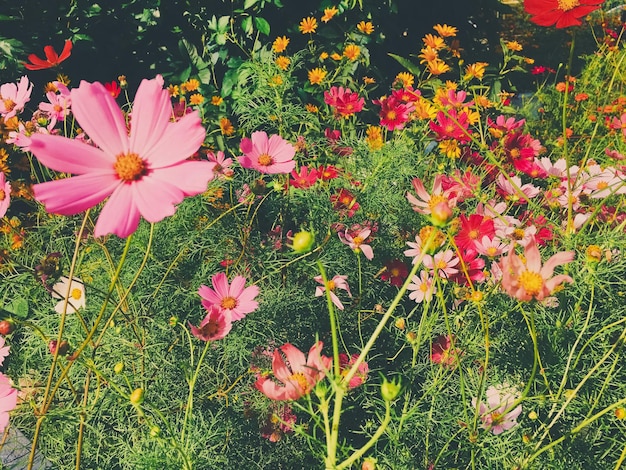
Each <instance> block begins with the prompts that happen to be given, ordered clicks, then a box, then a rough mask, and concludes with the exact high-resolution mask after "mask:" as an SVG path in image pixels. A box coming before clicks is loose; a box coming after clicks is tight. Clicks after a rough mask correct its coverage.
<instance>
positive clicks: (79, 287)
mask: <svg viewBox="0 0 626 470" xmlns="http://www.w3.org/2000/svg"><path fill="white" fill-rule="evenodd" d="M52 297H54V298H55V299H61V301H60V302H59V303H57V304H56V306H55V307H54V310H55V312H57V313H63V310H64V307H65V302H66V301H65V299H66V297H67V299H68V300H67V312H68V313H74V312H76V311H77V310H78V309H79V308H85V305H86V302H85V286H84V284H83V281H81V280H80V279H78V278H77V277H75V278H74V279H72V282H70V280H69V278H68V277H65V276H63V277H61V278H60V279H59V282H57V283H56V284H55V285H54V286H52Z"/></svg>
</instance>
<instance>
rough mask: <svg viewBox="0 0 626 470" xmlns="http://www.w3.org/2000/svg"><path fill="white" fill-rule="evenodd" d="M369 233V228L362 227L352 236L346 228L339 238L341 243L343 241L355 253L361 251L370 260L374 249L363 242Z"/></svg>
mask: <svg viewBox="0 0 626 470" xmlns="http://www.w3.org/2000/svg"><path fill="white" fill-rule="evenodd" d="M371 233H372V231H371V230H370V229H368V228H364V229H363V230H361V231H360V232H359V233H358V234H356V235H355V236H354V237H353V236H352V235H350V233H349V232H348V230H346V231H345V233H344V236H343V238H342V237H339V238H340V239H341V241H342V243H345V244H346V245H348V246H349V247H350V248H352V250H353V251H354V252H355V253H358V252H359V251H362V252H363V254H364V255H365V257H366V258H367V259H368V260H370V261H371V260H372V259H373V258H374V250H372V247H371V246H369V245H367V244H365V240H367V237H369V236H370V234H371Z"/></svg>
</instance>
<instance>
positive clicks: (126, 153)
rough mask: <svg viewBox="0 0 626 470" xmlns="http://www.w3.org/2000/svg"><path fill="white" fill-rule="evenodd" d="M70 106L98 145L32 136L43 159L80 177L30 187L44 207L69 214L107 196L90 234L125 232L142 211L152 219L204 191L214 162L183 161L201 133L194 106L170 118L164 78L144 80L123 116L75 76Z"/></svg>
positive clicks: (97, 86) (96, 86)
mask: <svg viewBox="0 0 626 470" xmlns="http://www.w3.org/2000/svg"><path fill="white" fill-rule="evenodd" d="M71 99H72V111H73V113H74V116H75V117H76V120H77V121H78V123H79V124H80V126H81V127H82V128H83V129H84V130H85V132H86V133H87V134H88V135H89V137H91V140H92V141H93V142H94V143H95V144H96V145H97V146H98V147H99V148H95V147H92V146H90V145H85V144H84V143H83V142H79V141H76V140H72V139H68V138H65V137H60V136H55V135H44V134H35V135H33V136H31V145H30V150H31V152H32V153H33V154H35V156H36V157H37V158H38V159H39V160H40V161H41V163H43V164H44V165H46V166H48V167H50V168H52V169H54V170H56V171H61V172H65V173H74V174H78V175H79V176H74V177H71V178H65V179H60V180H54V181H49V182H47V183H41V184H37V185H35V186H34V187H33V190H34V193H35V198H36V199H37V200H38V201H40V202H42V203H43V204H45V206H46V210H47V211H48V212H53V213H57V214H61V215H73V214H77V213H79V212H82V211H84V210H86V209H88V208H90V207H93V206H95V205H97V204H99V203H100V202H102V201H103V200H104V199H106V198H107V197H109V199H108V201H107V202H106V203H105V205H104V207H103V208H102V211H101V212H100V217H99V218H98V221H97V222H96V226H95V229H94V236H95V237H101V236H104V235H107V234H109V233H114V234H116V235H118V236H120V237H127V236H128V235H130V234H131V233H133V232H134V231H135V230H136V229H137V226H138V225H139V220H140V218H141V216H143V217H144V218H145V219H146V220H147V221H148V222H159V221H160V220H162V219H164V218H165V217H168V216H171V215H173V214H174V212H175V211H176V207H175V205H176V204H178V203H179V202H181V201H182V200H183V199H184V198H185V197H186V196H193V195H196V194H200V193H202V192H204V191H205V190H206V187H207V183H208V182H209V181H210V180H211V179H212V178H213V167H214V164H213V163H210V162H201V161H186V160H187V158H188V157H189V156H191V155H193V154H194V152H195V151H196V150H197V149H198V147H200V145H201V144H202V141H203V140H204V136H205V130H204V128H203V127H202V124H201V121H200V117H199V115H198V114H197V112H193V113H190V114H188V115H186V116H185V117H183V118H182V119H180V120H179V121H178V122H170V118H171V117H172V105H171V102H170V96H169V92H168V91H167V90H164V89H163V77H161V76H160V75H157V77H156V78H155V79H154V80H143V81H142V82H141V84H140V85H139V89H138V90H137V95H136V97H135V103H134V105H133V108H132V113H131V119H130V133H129V132H128V128H127V125H126V120H125V118H124V114H123V112H122V110H121V109H120V107H119V106H118V105H117V103H116V102H115V100H114V99H113V97H112V96H111V94H110V93H109V92H108V91H107V90H106V88H104V86H103V85H102V84H101V83H97V82H96V83H87V82H84V81H83V82H81V84H80V87H79V88H78V89H73V90H72V91H71Z"/></svg>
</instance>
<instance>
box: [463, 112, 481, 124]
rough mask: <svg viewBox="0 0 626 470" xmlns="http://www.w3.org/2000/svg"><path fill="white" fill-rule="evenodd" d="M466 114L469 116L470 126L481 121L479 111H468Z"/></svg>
mask: <svg viewBox="0 0 626 470" xmlns="http://www.w3.org/2000/svg"><path fill="white" fill-rule="evenodd" d="M465 113H466V114H467V122H469V124H470V125H474V124H476V123H478V121H480V113H479V112H478V111H475V110H473V109H466V110H465Z"/></svg>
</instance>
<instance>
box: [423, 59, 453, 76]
mask: <svg viewBox="0 0 626 470" xmlns="http://www.w3.org/2000/svg"><path fill="white" fill-rule="evenodd" d="M426 65H427V66H428V71H429V72H430V73H431V74H433V75H441V74H443V73H446V72H449V71H450V67H449V66H448V64H446V63H445V62H444V61H443V60H441V59H435V60H429V61H428V63H427V64H426Z"/></svg>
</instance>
